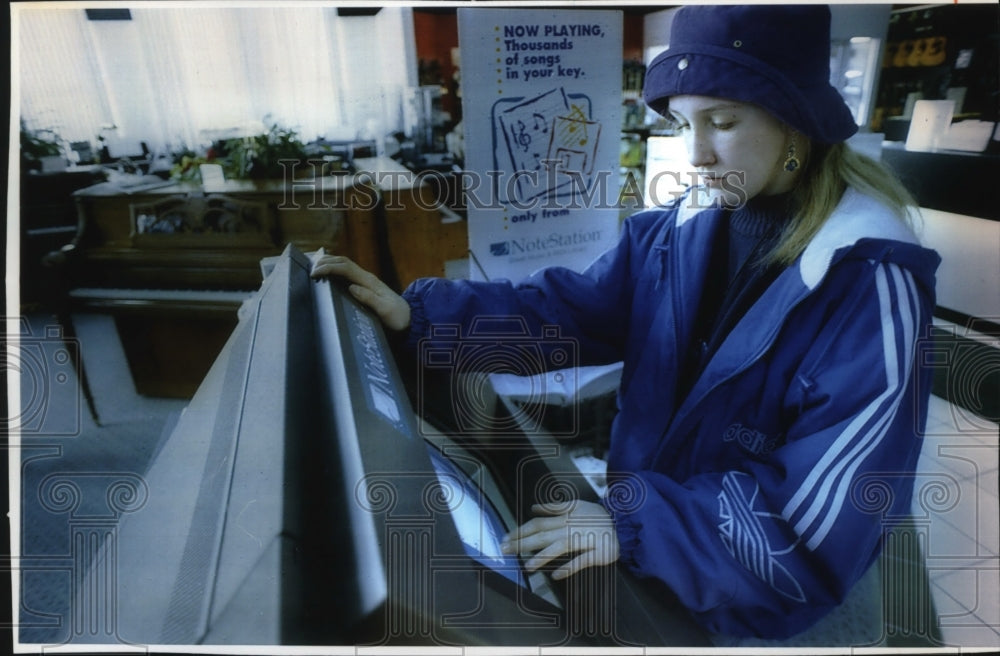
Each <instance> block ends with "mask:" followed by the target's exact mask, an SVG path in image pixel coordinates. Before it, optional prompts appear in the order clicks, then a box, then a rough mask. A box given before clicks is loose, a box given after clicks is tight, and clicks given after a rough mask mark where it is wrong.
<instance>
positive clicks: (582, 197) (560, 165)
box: [458, 8, 622, 281]
mask: <svg viewBox="0 0 1000 656" xmlns="http://www.w3.org/2000/svg"><path fill="white" fill-rule="evenodd" d="M458 29H459V48H460V50H461V70H462V116H463V118H462V121H463V127H464V132H465V181H464V183H463V187H464V189H465V195H466V204H467V208H468V220H469V248H470V251H471V253H472V257H471V262H470V275H471V276H472V278H473V279H477V280H483V279H486V280H495V279H497V278H507V279H510V280H515V281H516V280H519V279H521V278H523V277H524V276H526V275H528V274H530V273H531V272H533V271H535V270H537V269H539V268H541V267H543V266H550V265H561V266H567V267H569V268H572V269H575V270H581V269H583V268H584V267H586V266H587V265H588V264H589V263H590V262H592V261H593V260H594V258H596V257H597V256H598V255H600V254H601V253H602V252H604V251H605V250H607V249H608V248H609V247H611V246H612V245H613V244H614V243H615V241H616V240H617V237H618V226H619V211H618V206H617V205H618V193H619V188H620V181H619V164H618V162H619V150H620V143H619V142H620V131H621V105H622V92H621V88H622V15H621V13H620V12H617V11H578V10H559V9H555V10H524V9H511V10H507V9H481V8H468V9H466V8H461V9H459V10H458Z"/></svg>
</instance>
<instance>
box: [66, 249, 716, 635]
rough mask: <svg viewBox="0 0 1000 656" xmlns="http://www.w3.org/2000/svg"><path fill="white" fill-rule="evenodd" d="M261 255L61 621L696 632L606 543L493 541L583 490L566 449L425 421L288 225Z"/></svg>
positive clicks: (371, 629) (355, 629)
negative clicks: (598, 558) (607, 553)
mask: <svg viewBox="0 0 1000 656" xmlns="http://www.w3.org/2000/svg"><path fill="white" fill-rule="evenodd" d="M269 266H270V267H272V268H271V270H270V272H269V273H268V274H267V275H266V277H265V279H264V282H263V285H262V286H261V289H260V290H259V292H258V293H256V294H255V295H254V296H253V297H252V298H251V299H250V300H249V301H247V303H245V304H244V306H243V308H242V309H241V311H240V320H239V323H238V326H237V328H236V329H235V331H234V332H233V334H232V336H231V337H230V339H229V341H228V343H227V344H226V346H225V348H224V350H223V351H222V353H221V355H220V356H219V358H218V360H217V361H216V362H215V364H214V365H213V367H212V369H211V371H210V372H209V374H208V376H207V377H206V378H205V380H204V382H203V383H202V385H201V387H200V388H199V390H198V392H197V394H196V395H195V396H194V398H193V399H192V401H191V403H190V405H189V406H188V407H187V408H186V409H185V411H184V413H183V415H182V416H181V418H180V420H179V421H178V423H177V426H176V428H175V429H174V431H173V433H172V434H171V436H170V438H169V439H168V440H167V441H166V443H165V444H164V446H163V448H162V450H161V451H160V453H159V454H158V455H157V457H156V459H155V461H154V463H153V465H152V466H151V468H150V471H149V472H148V473H147V475H146V477H145V483H146V486H147V488H148V489H147V491H148V498H147V500H146V503H145V505H143V507H142V508H141V509H139V510H137V511H136V512H134V513H132V514H129V515H127V516H125V517H123V519H122V521H121V523H120V525H119V526H118V528H117V531H116V532H115V533H114V534H113V535H112V536H111V537H110V538H109V539H108V540H107V542H106V543H105V544H104V545H103V548H102V549H100V550H99V552H98V556H97V558H96V559H95V560H94V562H93V563H91V564H90V567H89V569H88V571H87V573H86V575H85V576H84V577H82V579H81V581H80V583H79V587H78V589H76V590H75V599H76V604H75V606H74V611H73V613H74V616H73V622H74V626H75V627H77V628H76V630H75V631H74V640H75V641H78V642H101V643H124V644H133V645H134V644H141V645H150V644H153V645H155V644H172V645H176V644H239V645H248V644H249V645H257V644H266V645H281V644H283V645H535V646H544V645H578V646H665V645H684V646H699V645H707V641H706V638H705V635H704V634H703V633H702V632H701V630H700V629H698V628H697V627H696V625H694V623H693V622H692V621H691V619H690V618H689V617H688V616H687V615H686V613H685V611H684V610H683V609H682V608H681V607H680V606H679V605H677V604H676V603H675V602H674V601H673V600H672V599H671V597H670V595H669V593H667V592H666V591H665V590H663V589H654V588H651V587H649V586H650V584H649V583H648V582H643V581H639V580H636V579H634V578H633V577H631V576H630V575H629V574H628V573H627V572H625V571H624V569H622V568H620V567H618V566H617V565H610V566H606V567H600V568H590V569H587V570H584V571H583V572H581V573H579V574H577V575H575V576H572V577H570V578H569V579H567V580H565V581H554V580H551V579H550V578H549V576H548V575H547V574H546V573H544V572H541V571H540V572H535V573H531V574H529V573H528V572H526V571H525V570H524V569H523V568H522V564H521V562H520V559H519V558H518V557H515V556H511V555H506V554H502V553H501V552H500V549H499V544H500V539H501V538H502V536H503V535H505V534H506V533H507V532H508V531H509V530H511V529H512V528H513V527H515V526H516V525H517V524H518V523H520V522H522V521H524V520H525V519H527V518H528V516H529V510H528V509H529V508H530V506H531V504H532V503H534V502H535V501H536V498H535V497H536V496H537V495H538V494H541V493H542V492H541V491H544V490H546V489H548V490H549V492H551V491H552V490H553V489H557V490H559V491H560V494H562V495H563V496H564V497H565V496H566V495H569V496H573V495H579V497H581V498H591V499H595V498H596V496H594V492H593V491H592V490H591V489H590V488H589V486H587V485H586V483H585V482H584V479H583V477H582V476H580V474H579V472H578V471H577V470H575V468H574V467H573V465H572V462H571V461H570V460H569V459H568V458H567V457H566V456H565V449H562V448H561V447H560V444H559V442H558V441H557V440H556V439H555V438H553V437H551V436H548V435H545V434H543V433H541V432H538V433H524V434H521V435H507V436H506V437H503V438H502V439H500V438H498V439H495V440H488V439H482V437H481V436H480V437H477V438H470V439H466V440H463V439H460V438H459V437H458V436H456V435H450V434H449V433H448V432H447V431H446V430H439V429H437V428H436V427H434V426H432V425H431V424H429V423H427V422H426V421H424V420H423V419H422V418H421V417H418V416H417V415H416V414H415V412H414V411H413V409H412V408H413V404H411V400H410V398H409V396H408V394H407V388H406V386H405V385H404V381H403V378H402V376H401V375H400V373H399V370H398V369H397V367H396V363H395V361H394V358H393V354H392V351H391V350H390V348H389V344H388V342H387V340H386V337H385V335H384V334H383V332H382V328H381V326H380V324H379V322H378V320H377V319H376V318H374V317H373V316H372V315H371V314H370V313H369V312H368V311H367V310H366V309H365V308H363V307H361V306H360V305H358V304H357V303H356V302H354V300H353V299H352V298H351V297H350V296H349V295H347V294H346V293H345V292H343V291H342V290H341V289H340V287H339V285H338V283H337V282H335V281H333V282H331V281H328V280H319V281H316V280H313V279H312V278H311V277H310V275H309V272H310V268H311V263H310V261H309V259H308V258H307V257H305V256H304V255H303V254H302V253H300V252H298V251H296V250H295V248H294V247H291V246H289V247H288V248H287V250H286V251H285V253H284V254H283V255H282V256H281V257H280V258H277V260H276V261H273V262H270V263H269ZM553 486H555V488H553Z"/></svg>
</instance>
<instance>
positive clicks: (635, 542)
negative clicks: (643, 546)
mask: <svg viewBox="0 0 1000 656" xmlns="http://www.w3.org/2000/svg"><path fill="white" fill-rule="evenodd" d="M601 505H602V506H604V509H605V510H607V511H608V514H609V515H611V519H612V520H614V522H615V533H616V534H617V536H618V560H619V562H621V563H622V564H623V565H625V566H626V567H627V568H629V569H635V567H636V566H637V564H638V563H637V561H636V557H635V554H636V551H637V550H638V548H639V529H640V525H639V524H637V523H636V522H635V521H634V520H633V518H632V516H631V515H630V514H629V513H626V512H622V510H621V507H620V505H619V504H617V503H615V501H614V500H613V498H609V497H608V496H605V497H604V498H602V499H601Z"/></svg>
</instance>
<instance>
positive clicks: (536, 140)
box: [494, 87, 601, 204]
mask: <svg viewBox="0 0 1000 656" xmlns="http://www.w3.org/2000/svg"><path fill="white" fill-rule="evenodd" d="M510 105H513V106H510ZM494 116H495V117H496V118H495V121H494V129H496V130H497V131H498V132H499V133H500V138H498V139H497V140H496V143H497V151H496V152H495V153H494V164H495V165H496V168H497V169H498V170H500V169H504V168H507V169H509V170H512V171H528V172H537V173H538V175H535V176H518V177H517V178H516V179H515V181H516V187H514V189H513V190H514V191H515V192H516V198H515V199H514V200H516V201H517V202H518V203H519V204H523V203H525V202H527V201H529V200H531V199H533V198H538V197H552V196H560V195H562V196H566V195H567V194H572V193H574V192H577V193H579V192H580V191H581V190H582V189H586V188H589V187H590V176H591V175H592V174H593V172H594V164H595V161H596V159H597V146H598V144H599V143H600V135H601V124H600V123H598V122H596V121H592V120H590V99H589V98H587V97H586V96H584V95H582V94H575V95H574V96H573V97H572V99H570V98H569V97H568V96H567V94H566V91H565V90H564V89H563V88H561V87H560V88H558V89H552V90H550V91H547V92H545V93H542V94H540V95H538V96H535V97H534V98H530V99H528V100H525V101H520V100H500V101H498V102H497V103H496V104H495V105H494ZM505 158H508V159H506V161H505ZM555 172H558V175H554V174H553V173H555ZM574 174H575V175H578V176H580V177H579V178H578V180H582V182H583V184H579V183H578V185H577V186H573V185H571V184H570V177H569V176H570V175H574ZM498 191H501V193H500V194H499V195H500V197H501V198H504V193H502V192H505V191H507V189H503V190H498ZM560 191H561V194H560ZM505 199H506V200H507V201H510V200H512V199H510V198H505Z"/></svg>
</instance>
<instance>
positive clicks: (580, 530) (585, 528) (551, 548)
mask: <svg viewBox="0 0 1000 656" xmlns="http://www.w3.org/2000/svg"><path fill="white" fill-rule="evenodd" d="M531 511H532V512H533V513H535V514H536V515H538V517H535V518H534V519H531V520H529V521H527V522H525V523H524V524H522V525H521V526H519V527H518V528H516V529H515V530H513V531H512V532H511V533H510V535H508V536H507V537H505V538H504V540H503V543H502V545H501V549H502V550H503V551H504V552H505V553H518V554H521V555H528V554H534V555H533V556H532V557H531V558H530V559H529V560H527V561H526V562H525V564H524V566H525V568H526V569H527V570H528V571H532V572H533V571H535V570H537V569H538V568H540V567H542V566H544V565H546V564H547V563H550V562H552V560H554V559H556V558H559V557H560V556H563V555H567V554H575V557H573V558H572V559H570V560H569V561H568V562H566V563H565V564H563V565H562V566H560V567H559V568H558V569H557V570H555V571H554V572H553V573H552V578H554V579H564V578H566V577H567V576H570V575H572V574H576V573H577V572H579V571H580V570H582V569H584V568H585V567H594V566H595V565H608V564H610V563H613V562H615V561H616V560H618V550H619V546H618V534H617V533H616V532H615V523H614V520H612V519H611V515H610V514H608V511H607V510H605V509H604V506H601V505H600V504H596V503H591V502H589V501H575V502H574V503H573V504H572V506H571V507H570V510H569V511H568V512H567V511H566V504H541V505H535V506H532V508H531Z"/></svg>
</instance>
